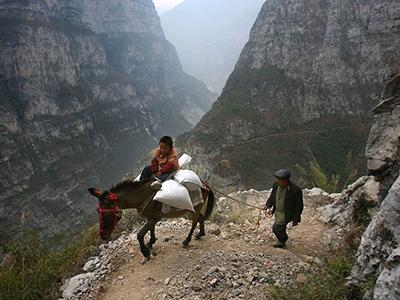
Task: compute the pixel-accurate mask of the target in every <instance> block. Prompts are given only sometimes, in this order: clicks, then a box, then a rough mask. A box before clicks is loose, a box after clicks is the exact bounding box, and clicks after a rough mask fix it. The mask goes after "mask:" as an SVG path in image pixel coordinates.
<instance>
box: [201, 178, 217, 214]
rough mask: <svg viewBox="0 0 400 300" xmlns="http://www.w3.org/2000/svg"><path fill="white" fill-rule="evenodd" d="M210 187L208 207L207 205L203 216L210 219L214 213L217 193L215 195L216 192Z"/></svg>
mask: <svg viewBox="0 0 400 300" xmlns="http://www.w3.org/2000/svg"><path fill="white" fill-rule="evenodd" d="M207 187H208V186H207ZM208 189H209V192H208V199H207V207H206V211H205V213H204V216H203V217H204V219H208V218H209V217H210V216H211V214H212V212H213V210H214V206H215V195H214V192H213V190H212V189H211V188H210V187H208Z"/></svg>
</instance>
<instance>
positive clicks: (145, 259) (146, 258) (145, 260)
mask: <svg viewBox="0 0 400 300" xmlns="http://www.w3.org/2000/svg"><path fill="white" fill-rule="evenodd" d="M148 261H150V256H149V257H143V259H142V261H141V262H140V263H141V264H142V265H144V264H145V263H147V262H148Z"/></svg>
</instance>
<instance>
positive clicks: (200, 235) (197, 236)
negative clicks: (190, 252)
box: [195, 233, 205, 240]
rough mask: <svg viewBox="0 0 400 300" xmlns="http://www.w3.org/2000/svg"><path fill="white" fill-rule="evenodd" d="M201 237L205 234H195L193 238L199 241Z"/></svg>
mask: <svg viewBox="0 0 400 300" xmlns="http://www.w3.org/2000/svg"><path fill="white" fill-rule="evenodd" d="M203 236H205V234H200V233H199V234H196V236H195V238H196V240H201V238H202V237H203Z"/></svg>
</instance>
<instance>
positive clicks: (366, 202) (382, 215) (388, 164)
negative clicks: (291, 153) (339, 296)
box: [319, 75, 400, 299]
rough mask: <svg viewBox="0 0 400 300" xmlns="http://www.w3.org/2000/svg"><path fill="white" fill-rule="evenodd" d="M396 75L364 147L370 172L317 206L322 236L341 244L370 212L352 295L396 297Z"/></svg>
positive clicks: (399, 187) (399, 147)
mask: <svg viewBox="0 0 400 300" xmlns="http://www.w3.org/2000/svg"><path fill="white" fill-rule="evenodd" d="M399 79H400V77H399V75H396V76H394V77H393V79H392V80H390V81H389V83H388V84H387V87H386V88H385V91H384V93H383V95H382V99H381V101H380V102H379V104H378V106H377V107H376V108H375V109H374V123H373V125H372V128H371V132H370V135H369V138H368V144H367V147H366V157H367V159H368V171H369V173H370V174H371V175H370V176H364V177H362V178H360V179H359V180H357V181H356V182H355V183H353V184H352V185H350V186H349V187H348V188H347V189H346V190H344V191H343V192H342V195H341V197H340V198H339V199H338V200H337V201H335V202H334V203H332V204H330V205H327V206H325V207H322V208H320V209H319V211H320V214H321V219H322V220H323V221H325V222H328V223H330V224H331V227H330V229H329V230H328V231H327V233H326V235H325V237H326V241H329V242H331V243H332V242H333V243H335V242H336V243H339V244H341V243H342V242H343V239H345V238H346V234H348V233H350V232H351V230H352V228H355V227H356V226H357V218H361V219H362V220H364V221H365V220H367V221H368V220H369V218H372V221H371V222H370V223H369V225H368V227H367V229H366V230H365V232H364V233H363V235H362V237H361V242H360V244H359V246H358V251H357V254H356V263H355V265H354V267H353V270H352V274H351V276H350V277H349V281H348V285H349V287H350V288H351V290H352V292H353V293H354V295H353V296H354V297H355V298H360V297H364V298H366V299H370V298H374V299H397V298H398V297H399V283H398V280H399V276H400V273H399V265H400V261H399V259H398V250H397V249H398V248H399V239H400V236H399V228H400V223H399V220H400V177H398V175H399V151H400V144H399V141H400V140H399V136H400V135H399V133H400V123H399V120H400V116H399V109H400V94H399V93H400V85H399V82H400V81H399ZM396 178H397V181H396V182H395V183H394V184H393V182H394V180H395V179H396ZM388 192H389V193H388ZM359 204H362V205H359ZM355 217H356V218H355ZM361 225H362V224H361ZM361 228H362V227H361ZM353 237H357V235H353ZM353 243H354V241H353ZM357 245H358V244H357ZM371 284H372V286H374V285H375V289H372V290H371V289H370V290H367V291H366V293H365V294H364V295H362V292H361V291H362V290H365V287H371Z"/></svg>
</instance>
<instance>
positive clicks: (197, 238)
mask: <svg viewBox="0 0 400 300" xmlns="http://www.w3.org/2000/svg"><path fill="white" fill-rule="evenodd" d="M204 221H205V219H204V217H203V216H202V215H200V216H199V224H200V231H199V233H198V234H197V235H196V240H200V239H201V238H202V237H203V236H205V235H206V231H205V229H204Z"/></svg>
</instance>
